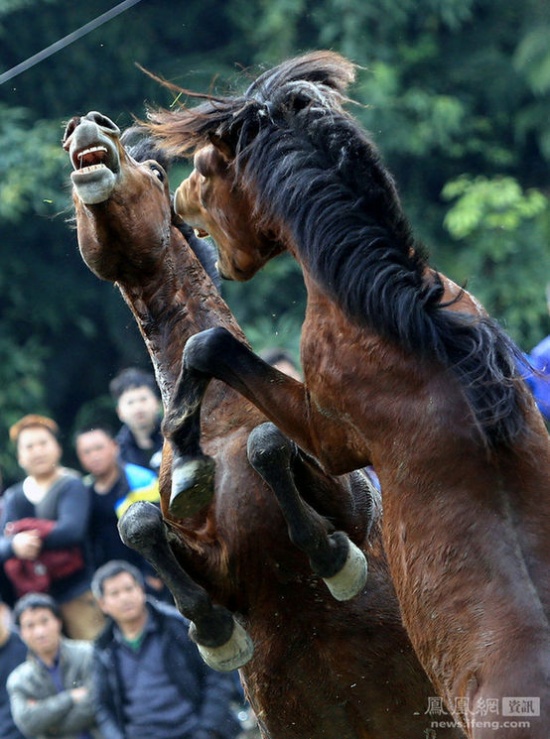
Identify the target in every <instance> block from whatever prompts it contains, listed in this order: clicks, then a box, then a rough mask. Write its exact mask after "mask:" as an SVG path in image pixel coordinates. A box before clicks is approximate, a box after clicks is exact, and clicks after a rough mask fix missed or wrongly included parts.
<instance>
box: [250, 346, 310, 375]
mask: <svg viewBox="0 0 550 739" xmlns="http://www.w3.org/2000/svg"><path fill="white" fill-rule="evenodd" d="M260 357H261V358H262V359H263V360H264V362H267V363H268V364H270V365H271V366H272V367H275V368H276V369H278V370H279V371H280V372H284V373H285V375H288V376H289V377H293V378H294V379H295V380H298V381H299V382H303V377H302V373H301V372H300V368H299V367H298V365H297V364H296V362H295V361H294V357H293V356H292V354H291V353H290V352H289V351H287V350H286V349H283V348H282V347H278V346H274V347H270V348H269V349H264V351H263V352H260Z"/></svg>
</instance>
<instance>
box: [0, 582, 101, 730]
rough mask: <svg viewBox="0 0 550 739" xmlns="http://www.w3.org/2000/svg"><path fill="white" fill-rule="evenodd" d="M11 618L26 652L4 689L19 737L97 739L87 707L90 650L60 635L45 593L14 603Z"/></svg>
mask: <svg viewBox="0 0 550 739" xmlns="http://www.w3.org/2000/svg"><path fill="white" fill-rule="evenodd" d="M13 615H14V619H15V623H16V624H17V626H18V627H19V630H20V633H21V638H22V640H23V641H24V642H25V644H26V646H27V649H28V652H27V659H26V660H25V661H24V662H22V663H21V664H20V665H18V666H17V667H16V668H15V669H14V670H13V672H11V673H10V675H9V676H8V680H7V684H6V687H7V691H8V694H9V698H10V706H11V712H12V715H13V719H14V721H15V723H16V724H17V726H18V727H19V728H20V729H21V731H22V732H23V734H24V736H26V737H29V739H31V738H32V739H50V738H51V737H57V739H102V737H101V735H100V733H99V732H98V730H97V724H96V719H95V710H94V705H93V702H92V690H91V684H92V660H93V647H92V644H91V643H90V642H89V641H77V640H75V639H67V638H65V637H64V636H63V635H62V626H63V624H62V620H61V613H60V611H59V608H58V606H57V604H56V603H55V601H54V600H53V598H51V597H50V596H49V595H46V594H45V593H28V594H27V595H25V596H23V597H22V598H20V599H19V600H18V601H17V603H16V604H15V606H14V609H13ZM1 728H2V727H0V729H1ZM0 736H2V737H4V736H5V735H4V734H3V733H0Z"/></svg>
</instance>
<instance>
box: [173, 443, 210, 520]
mask: <svg viewBox="0 0 550 739" xmlns="http://www.w3.org/2000/svg"><path fill="white" fill-rule="evenodd" d="M214 471H215V464H214V460H213V459H210V457H202V458H199V459H191V460H190V459H187V460H184V459H182V458H178V457H175V459H174V462H173V465H172V491H171V495H170V505H169V511H170V515H171V516H174V517H175V518H186V517H187V516H192V515H193V514H194V513H196V512H197V511H199V510H200V509H201V508H204V506H206V505H208V504H209V503H210V502H211V501H212V498H213V497H214Z"/></svg>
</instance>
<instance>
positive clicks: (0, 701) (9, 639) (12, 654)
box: [0, 603, 27, 739]
mask: <svg viewBox="0 0 550 739" xmlns="http://www.w3.org/2000/svg"><path fill="white" fill-rule="evenodd" d="M26 658H27V647H26V646H25V644H24V642H23V640H22V639H21V637H20V636H19V634H18V633H17V632H16V630H15V629H14V628H13V627H12V625H11V614H10V609H9V608H8V607H7V606H6V605H5V604H4V603H0V736H1V737H2V739H25V737H24V735H23V734H22V733H21V732H20V731H19V729H18V728H17V726H16V725H15V722H14V720H13V716H12V713H11V706H10V699H9V695H8V689H7V686H6V683H7V680H8V676H9V674H10V673H11V672H12V671H13V670H14V669H15V668H16V667H17V666H18V665H20V664H21V663H22V662H24V661H25V659H26Z"/></svg>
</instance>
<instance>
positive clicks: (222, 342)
mask: <svg viewBox="0 0 550 739" xmlns="http://www.w3.org/2000/svg"><path fill="white" fill-rule="evenodd" d="M234 340H235V339H234V338H233V336H232V335H231V334H230V333H229V331H227V329H225V328H221V327H220V326H217V327H215V328H208V329H206V330H205V331H200V332H199V333H198V334H195V335H194V336H191V338H190V339H188V340H187V342H186V344H185V348H184V350H183V364H184V366H185V367H186V368H188V369H190V370H194V371H196V372H200V373H202V374H205V375H211V374H213V370H214V368H215V366H216V363H218V364H219V357H220V356H223V354H224V353H225V352H226V351H228V347H227V348H226V345H227V344H228V342H229V343H230V342H231V341H234Z"/></svg>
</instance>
